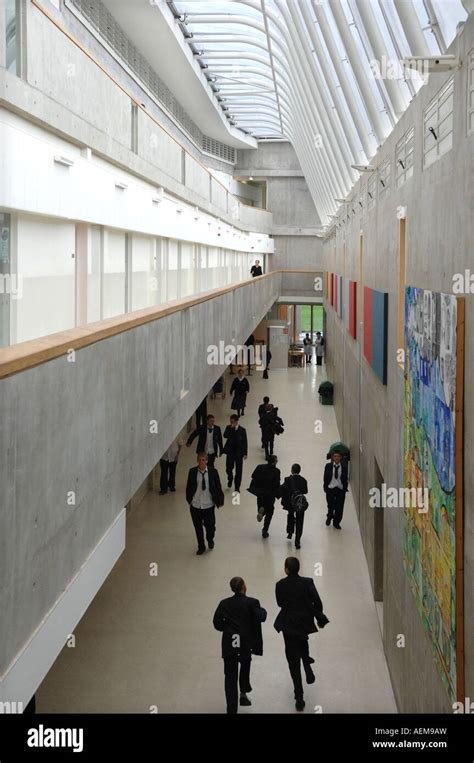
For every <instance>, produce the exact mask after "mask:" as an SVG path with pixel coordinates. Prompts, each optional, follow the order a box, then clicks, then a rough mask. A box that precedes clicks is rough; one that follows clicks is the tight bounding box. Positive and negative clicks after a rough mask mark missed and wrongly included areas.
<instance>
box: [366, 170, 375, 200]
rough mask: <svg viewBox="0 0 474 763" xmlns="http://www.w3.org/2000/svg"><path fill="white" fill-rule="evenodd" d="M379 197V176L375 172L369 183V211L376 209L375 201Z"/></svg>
mask: <svg viewBox="0 0 474 763" xmlns="http://www.w3.org/2000/svg"><path fill="white" fill-rule="evenodd" d="M376 197H377V174H376V173H375V172H374V173H372V175H371V176H370V178H369V182H368V183H367V209H373V208H374V207H375V200H376Z"/></svg>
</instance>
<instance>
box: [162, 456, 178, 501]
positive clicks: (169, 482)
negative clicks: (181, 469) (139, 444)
mask: <svg viewBox="0 0 474 763" xmlns="http://www.w3.org/2000/svg"><path fill="white" fill-rule="evenodd" d="M168 488H170V489H173V490H174V489H175V488H176V461H165V460H164V459H163V458H160V490H161V492H162V493H167V492H168Z"/></svg>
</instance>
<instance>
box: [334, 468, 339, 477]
mask: <svg viewBox="0 0 474 763" xmlns="http://www.w3.org/2000/svg"><path fill="white" fill-rule="evenodd" d="M334 477H335V478H336V479H337V478H338V477H339V466H336V467H335V469H334Z"/></svg>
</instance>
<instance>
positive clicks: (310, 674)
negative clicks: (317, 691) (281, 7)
mask: <svg viewBox="0 0 474 763" xmlns="http://www.w3.org/2000/svg"><path fill="white" fill-rule="evenodd" d="M305 673H306V683H307V684H314V682H315V681H316V676H315V675H314V673H313V671H312V670H311V668H309V667H308V669H307V670H306V671H305Z"/></svg>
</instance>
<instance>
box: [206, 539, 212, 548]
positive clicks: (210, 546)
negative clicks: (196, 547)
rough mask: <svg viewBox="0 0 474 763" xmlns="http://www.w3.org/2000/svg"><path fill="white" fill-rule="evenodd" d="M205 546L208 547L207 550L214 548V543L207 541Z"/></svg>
mask: <svg viewBox="0 0 474 763" xmlns="http://www.w3.org/2000/svg"><path fill="white" fill-rule="evenodd" d="M207 545H208V546H209V548H214V541H213V540H208V541H207Z"/></svg>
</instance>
